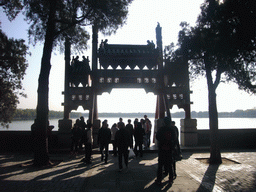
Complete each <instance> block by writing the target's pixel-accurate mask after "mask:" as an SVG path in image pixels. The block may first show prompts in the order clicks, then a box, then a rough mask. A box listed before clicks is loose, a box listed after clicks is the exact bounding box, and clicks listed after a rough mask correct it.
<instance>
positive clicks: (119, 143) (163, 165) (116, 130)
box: [71, 115, 181, 185]
mask: <svg viewBox="0 0 256 192" xmlns="http://www.w3.org/2000/svg"><path fill="white" fill-rule="evenodd" d="M91 127H92V125H91V123H90V121H89V120H88V121H87V124H86V123H85V121H84V118H83V117H80V119H77V120H76V123H75V124H74V127H73V129H72V146H71V151H72V152H74V153H77V150H78V148H82V145H84V146H85V158H84V161H85V163H86V164H91V155H92V133H91ZM151 132H152V124H151V121H150V120H149V119H148V118H147V115H144V119H143V118H142V119H140V121H139V120H138V118H136V119H135V120H134V122H133V124H132V121H131V119H128V122H127V124H126V125H125V123H124V122H123V119H122V118H119V122H117V123H114V124H113V125H112V126H111V128H109V125H108V120H104V121H103V122H102V127H101V128H100V129H99V131H98V140H97V144H98V146H99V149H100V154H101V161H104V162H105V163H106V164H107V163H108V158H109V144H110V143H111V144H112V145H113V156H114V157H116V156H118V162H119V163H118V165H119V171H120V172H121V171H122V170H123V159H124V164H125V169H126V170H127V169H128V156H129V151H134V153H135V156H136V157H138V156H140V157H143V149H148V148H149V147H150V144H151V139H150V137H151ZM156 139H157V141H158V147H159V149H158V170H157V179H156V181H155V182H156V184H158V185H160V184H161V180H162V174H165V175H169V183H170V184H172V183H173V180H174V179H175V178H176V176H177V175H176V166H175V162H176V161H177V160H180V159H181V152H180V146H179V141H178V129H177V127H176V126H175V122H174V121H171V119H170V118H168V117H165V118H164V126H163V127H161V128H160V129H159V130H158V131H157V133H156ZM129 149H130V150H129ZM163 170H164V172H163Z"/></svg>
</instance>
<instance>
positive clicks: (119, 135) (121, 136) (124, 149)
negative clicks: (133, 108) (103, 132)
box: [115, 124, 130, 171]
mask: <svg viewBox="0 0 256 192" xmlns="http://www.w3.org/2000/svg"><path fill="white" fill-rule="evenodd" d="M118 128H119V130H118V131H117V132H116V137H115V140H116V144H117V147H118V162H119V171H122V169H123V164H122V156H124V163H125V165H126V168H128V154H129V151H128V146H129V145H130V135H129V132H128V131H127V130H125V127H124V125H123V124H119V127H118Z"/></svg>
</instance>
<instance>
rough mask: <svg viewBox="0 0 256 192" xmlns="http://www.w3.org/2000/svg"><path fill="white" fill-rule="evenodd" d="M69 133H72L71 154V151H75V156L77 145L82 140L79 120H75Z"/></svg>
mask: <svg viewBox="0 0 256 192" xmlns="http://www.w3.org/2000/svg"><path fill="white" fill-rule="evenodd" d="M71 132H72V136H71V139H72V144H71V153H73V151H74V150H75V154H77V152H78V145H79V143H80V141H81V138H82V129H81V127H80V126H79V119H77V120H76V123H75V124H74V126H73V129H72V131H71Z"/></svg>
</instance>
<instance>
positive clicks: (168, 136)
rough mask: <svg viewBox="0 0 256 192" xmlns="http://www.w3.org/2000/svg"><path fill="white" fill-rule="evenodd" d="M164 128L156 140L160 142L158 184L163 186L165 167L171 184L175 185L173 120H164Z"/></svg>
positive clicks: (167, 118) (160, 130)
mask: <svg viewBox="0 0 256 192" xmlns="http://www.w3.org/2000/svg"><path fill="white" fill-rule="evenodd" d="M164 124H165V125H164V126H163V127H161V128H160V129H159V130H158V131H157V133H156V139H157V140H158V169H157V179H156V181H155V182H156V184H158V185H161V182H162V168H163V166H165V169H166V171H167V173H168V174H169V184H171V185H172V183H173V168H172V164H173V155H172V152H173V149H174V141H175V138H176V134H175V131H174V129H173V127H172V126H171V119H170V118H169V117H165V118H164Z"/></svg>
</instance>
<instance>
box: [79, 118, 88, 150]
mask: <svg viewBox="0 0 256 192" xmlns="http://www.w3.org/2000/svg"><path fill="white" fill-rule="evenodd" d="M79 127H80V128H81V130H82V135H81V140H80V142H79V148H80V149H82V148H83V144H85V142H86V141H85V140H86V137H87V136H86V131H85V129H86V127H87V125H86V123H85V121H84V117H83V116H81V117H80V121H79Z"/></svg>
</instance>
